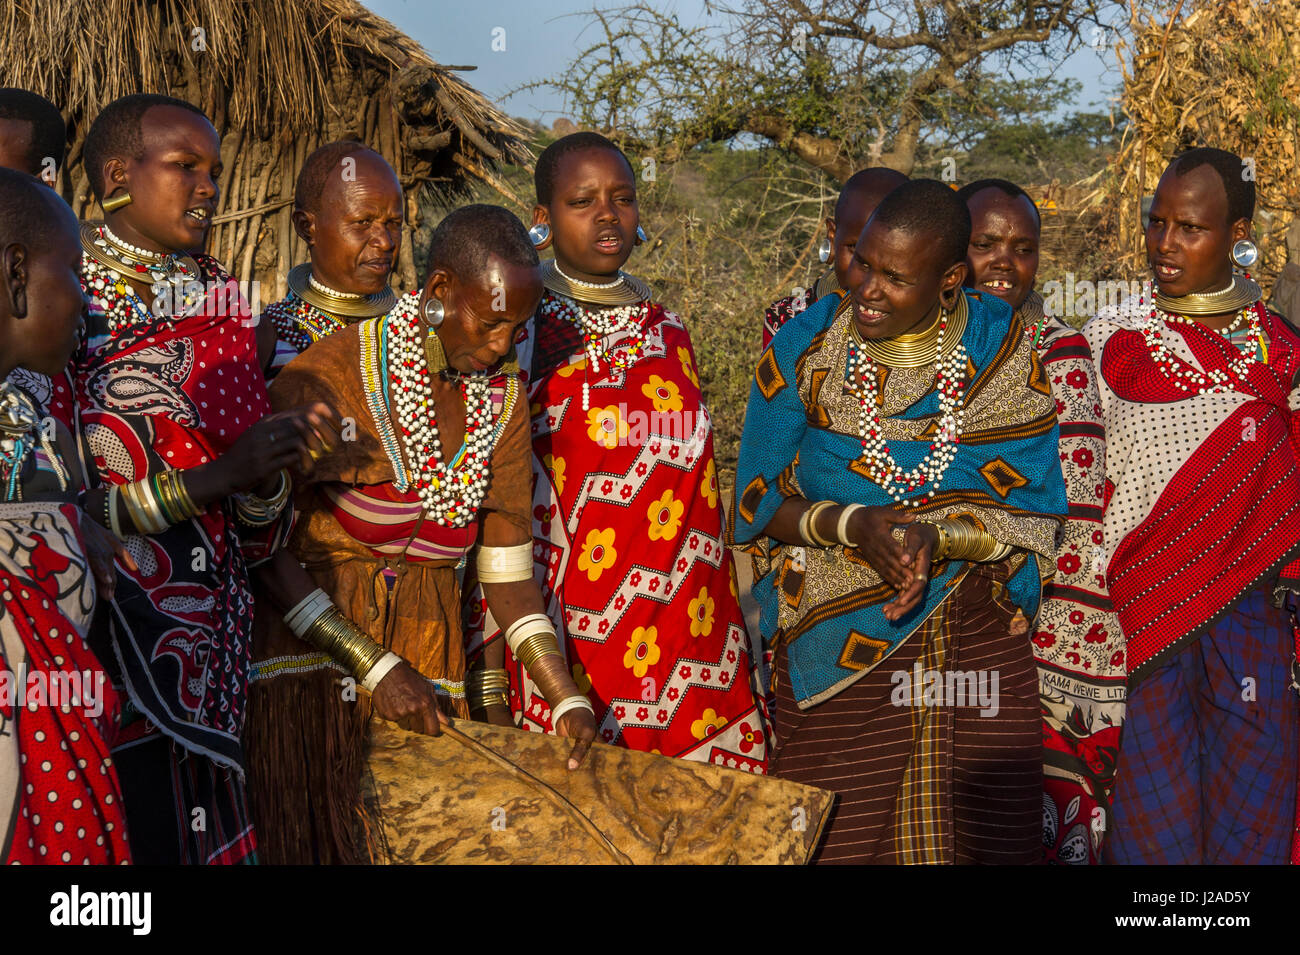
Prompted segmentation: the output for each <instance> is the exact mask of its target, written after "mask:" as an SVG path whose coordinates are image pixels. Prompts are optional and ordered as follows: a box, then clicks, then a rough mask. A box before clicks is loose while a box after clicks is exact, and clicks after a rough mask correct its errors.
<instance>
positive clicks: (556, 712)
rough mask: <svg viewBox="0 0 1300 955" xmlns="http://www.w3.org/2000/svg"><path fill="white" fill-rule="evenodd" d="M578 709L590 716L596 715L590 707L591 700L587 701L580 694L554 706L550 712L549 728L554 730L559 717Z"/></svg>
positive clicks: (566, 698)
mask: <svg viewBox="0 0 1300 955" xmlns="http://www.w3.org/2000/svg"><path fill="white" fill-rule="evenodd" d="M579 707H581V708H582V709H584V710H586V711H587V712H588V713H590V714H591V715H592V716H595V715H596V710H595V709H594V708H593V707H592V705H591V700H589V699H587V698H586V697H585V696H583V695H582V694H581V693H579V694H578V695H577V696H569V697H565V698H564V699H563V700H560V702H559V703H557V704H555V708H554V709H553V710H551V728H552V729H554V728H555V726H556V724H557V723H559V722H560V717H561V716H563V715H564V714H565V713H567V712H569V710H576V709H578V708H579Z"/></svg>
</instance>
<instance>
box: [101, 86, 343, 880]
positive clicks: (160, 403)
mask: <svg viewBox="0 0 1300 955" xmlns="http://www.w3.org/2000/svg"><path fill="white" fill-rule="evenodd" d="M85 154H86V172H87V175H88V177H89V179H90V184H91V188H92V190H93V191H94V193H95V196H96V198H98V199H99V200H100V202H101V204H102V205H103V206H104V210H105V214H106V218H105V221H103V222H91V223H86V224H85V225H83V226H82V247H83V251H84V255H83V260H82V261H83V276H82V285H83V287H84V288H85V290H86V293H87V295H88V296H89V297H90V298H91V299H92V300H93V302H92V304H93V306H95V307H94V308H93V309H92V314H91V321H90V323H89V329H88V350H87V356H86V359H85V362H84V364H82V365H81V366H80V367H79V368H78V374H77V387H78V404H79V406H80V408H81V409H82V418H83V421H84V423H85V429H86V435H87V438H88V441H89V443H90V448H91V451H92V452H93V453H94V457H95V465H96V466H97V468H98V470H99V472H100V475H101V477H102V478H103V480H104V481H105V482H106V483H107V484H108V485H109V488H110V489H109V490H107V491H105V490H103V489H98V490H96V491H93V492H91V494H90V495H88V504H87V508H88V510H90V511H91V512H93V513H102V514H104V515H105V520H106V521H107V522H108V523H110V524H111V525H112V527H113V529H114V531H119V530H120V532H121V533H122V534H124V535H126V537H125V541H126V546H127V549H128V551H129V552H130V553H131V556H132V557H133V558H134V562H135V564H136V565H137V567H136V568H135V569H132V568H131V567H126V566H123V567H122V568H121V578H120V580H119V583H118V589H117V596H116V599H115V601H114V605H113V612H112V614H111V615H110V630H111V636H112V652H113V657H114V663H115V664H116V666H117V668H118V669H119V670H120V673H119V677H120V680H121V682H122V685H123V686H124V687H125V689H126V691H127V693H128V694H129V696H130V705H129V706H128V707H127V709H128V713H127V719H128V720H130V719H131V718H132V717H135V719H134V721H133V722H130V723H129V725H124V727H123V734H122V739H121V740H120V741H119V744H118V748H117V750H116V751H115V753H116V757H115V758H116V759H117V762H118V766H119V773H120V776H121V779H122V786H123V790H124V792H125V796H126V800H127V810H128V815H129V818H130V823H131V830H132V848H133V851H134V854H135V857H136V861H147V862H159V863H166V862H172V863H175V862H181V861H184V862H191V863H208V862H213V863H216V862H222V863H224V862H240V861H251V860H252V859H253V858H254V850H255V846H256V841H255V837H254V834H253V829H252V826H251V824H250V822H249V819H248V812H247V807H246V804H245V798H244V785H243V762H244V758H243V751H242V747H241V745H240V735H241V733H242V731H243V723H244V704H245V700H246V698H247V692H248V667H249V661H250V654H251V618H252V609H253V608H252V599H251V595H250V593H249V589H248V565H249V563H250V561H253V560H257V559H262V558H264V557H265V556H266V554H267V553H268V552H269V551H270V550H271V549H273V548H274V547H275V546H276V545H277V543H278V541H279V539H280V538H281V537H282V536H283V534H284V533H285V532H286V531H287V529H288V525H289V520H288V509H287V508H286V507H285V505H286V503H287V502H288V499H289V491H290V487H289V481H288V477H287V474H286V473H285V471H284V470H283V469H284V468H285V467H287V466H289V465H293V464H301V465H302V466H303V467H310V464H311V456H310V455H311V454H312V453H319V451H320V449H321V448H322V447H323V446H324V445H325V443H326V442H327V441H328V440H329V435H330V434H332V431H331V429H330V426H329V423H328V415H329V411H328V409H327V408H325V407H324V406H317V407H316V409H315V410H310V411H293V412H286V413H284V414H280V415H274V416H269V417H268V413H269V412H270V404H269V402H268V400H267V395H266V385H265V382H264V381H263V379H262V376H261V369H260V367H259V365H258V361H257V349H256V342H255V340H254V329H253V322H252V321H251V319H250V318H249V317H248V316H247V314H246V312H247V308H246V306H244V304H243V300H242V298H241V296H240V295H239V291H238V286H237V285H236V284H235V283H234V281H233V280H232V279H231V278H230V277H229V275H227V274H226V273H225V271H224V270H223V269H222V268H221V266H220V265H219V264H217V262H216V261H215V260H213V259H211V258H209V257H208V256H205V255H201V254H199V253H197V252H195V253H193V254H191V253H190V250H194V249H198V248H200V247H202V245H203V242H204V239H205V237H206V235H207V231H208V227H209V224H210V223H211V218H212V214H213V211H214V210H215V209H216V204H217V178H218V176H219V175H220V172H221V156H220V141H219V139H218V137H217V133H216V130H215V129H213V127H212V124H211V123H210V122H208V120H207V118H206V117H205V116H204V115H203V113H202V112H201V111H199V110H198V109H196V108H195V107H193V106H191V105H190V104H188V103H185V102H183V101H181V100H175V99H172V98H170V97H165V96H155V95H136V96H127V97H123V98H122V99H119V100H116V101H114V102H113V103H111V104H109V105H108V106H107V107H105V109H104V111H103V112H102V113H101V114H100V115H99V116H98V117H97V118H96V119H95V122H94V123H93V124H92V125H91V128H90V130H89V132H88V133H87V136H86V150H85Z"/></svg>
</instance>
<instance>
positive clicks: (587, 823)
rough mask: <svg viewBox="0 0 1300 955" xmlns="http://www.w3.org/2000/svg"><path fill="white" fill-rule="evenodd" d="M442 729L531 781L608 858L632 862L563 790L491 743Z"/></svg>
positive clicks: (627, 863) (497, 763)
mask: <svg viewBox="0 0 1300 955" xmlns="http://www.w3.org/2000/svg"><path fill="white" fill-rule="evenodd" d="M442 731H443V732H444V733H446V734H447V735H448V736H450V737H451V738H452V739H454V740H455V741H456V742H458V743H460V744H462V745H463V746H467V747H469V748H470V749H472V750H473V751H474V752H476V753H478V754H479V755H480V756H482V757H483V758H484V759H486V760H488V761H489V762H492V763H495V764H496V765H497V766H500V767H501V768H502V769H504V770H505V771H506V772H508V773H509V774H510V775H512V776H514V777H515V778H516V779H520V780H522V781H524V782H527V783H530V784H531V785H532V786H533V787H534V788H535V789H537V790H539V791H540V792H541V794H542V795H543V796H545V797H546V798H547V799H548V800H550V801H551V803H553V804H554V805H555V806H556V807H557V808H558V809H559V810H560V811H561V812H563V813H566V814H567V815H568V816H569V817H570V818H572V819H573V821H574V822H576V823H577V824H578V825H579V826H581V827H582V828H583V829H584V830H585V831H586V832H587V834H588V835H590V836H591V837H592V838H593V839H595V840H596V841H597V842H599V843H600V845H601V848H603V849H604V850H605V851H606V852H607V853H609V856H610V858H612V859H613V860H614V861H615V862H617V863H618V864H619V865H633V864H634V863H633V862H632V860H631V859H630V858H628V857H627V856H626V855H625V854H624V853H623V851H622V850H621V849H619V847H618V846H616V845H614V843H613V842H612V841H610V838H609V836H607V835H605V833H603V832H602V831H601V830H600V828H599V827H598V826H597V825H596V824H595V823H594V822H592V821H591V819H590V818H588V816H587V814H586V813H584V812H583V811H582V810H581V809H579V808H578V807H577V806H575V805H574V804H573V803H572V802H570V801H569V798H568V797H567V796H565V795H564V794H563V793H561V792H560V791H559V790H557V789H556V788H555V787H553V786H551V785H549V784H547V783H544V782H542V781H541V780H540V779H538V778H537V777H536V776H534V775H533V774H532V773H530V772H529V771H528V770H526V769H524V768H523V767H522V766H520V765H519V764H518V763H514V762H512V761H510V760H509V759H507V758H506V757H504V756H502V755H501V754H500V753H498V752H497V751H496V750H494V749H492V748H491V747H490V746H485V745H484V744H483V743H480V742H479V741H478V740H476V739H474V738H472V737H470V736H466V735H465V734H464V733H462V732H461V731H460V730H458V729H454V728H452V727H450V726H444V727H443V729H442Z"/></svg>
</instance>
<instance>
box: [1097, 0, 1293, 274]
mask: <svg viewBox="0 0 1300 955" xmlns="http://www.w3.org/2000/svg"><path fill="white" fill-rule="evenodd" d="M1129 43H1130V44H1131V46H1129V47H1127V48H1126V49H1125V50H1123V53H1122V56H1121V63H1120V65H1121V68H1122V70H1123V76H1124V110H1125V113H1126V114H1127V116H1128V120H1129V125H1128V127H1127V129H1126V131H1125V135H1124V138H1123V141H1122V143H1121V146H1120V149H1119V151H1118V153H1117V154H1116V156H1115V158H1114V161H1113V163H1112V166H1111V172H1110V175H1109V176H1107V177H1106V178H1105V181H1103V182H1102V183H1100V188H1099V190H1098V192H1097V194H1096V198H1097V199H1099V200H1101V203H1100V208H1103V209H1105V210H1106V211H1107V213H1108V218H1109V221H1108V222H1107V223H1106V225H1107V228H1106V234H1107V235H1108V237H1109V239H1110V241H1111V242H1112V243H1113V245H1112V248H1113V250H1114V254H1115V260H1116V261H1117V262H1119V263H1120V264H1121V265H1122V266H1124V267H1125V268H1126V269H1128V270H1129V271H1131V272H1135V271H1145V261H1144V257H1143V255H1142V251H1141V241H1142V236H1141V226H1140V221H1141V200H1142V197H1143V196H1144V195H1150V194H1151V193H1152V192H1153V191H1154V190H1155V186H1156V183H1157V182H1158V181H1159V178H1160V174H1161V172H1163V171H1164V168H1165V166H1166V165H1167V164H1168V162H1169V160H1170V158H1172V157H1173V155H1175V154H1176V153H1177V152H1179V151H1181V150H1182V149H1185V148H1188V147H1191V146H1217V147H1219V148H1221V149H1228V150H1231V151H1233V152H1235V153H1237V154H1238V155H1240V156H1242V157H1244V158H1250V159H1253V160H1254V175H1255V187H1256V191H1257V197H1258V204H1257V207H1256V217H1255V231H1256V241H1257V242H1258V243H1259V245H1260V249H1261V251H1262V253H1263V256H1262V259H1261V262H1260V264H1259V265H1257V266H1256V267H1255V269H1253V270H1252V274H1254V275H1255V276H1256V277H1257V278H1258V279H1260V282H1261V284H1262V285H1264V286H1265V288H1266V290H1267V288H1268V287H1269V286H1271V284H1272V282H1273V280H1274V278H1276V276H1277V273H1278V272H1279V271H1280V270H1281V268H1282V265H1283V264H1284V263H1285V262H1286V260H1287V245H1286V235H1287V230H1288V228H1289V226H1290V225H1291V223H1292V221H1293V220H1294V219H1296V217H1297V213H1298V212H1300V168H1298V167H1297V158H1298V157H1297V149H1298V148H1300V0H1270V2H1268V3H1258V2H1252V0H1229V2H1201V3H1195V2H1192V3H1189V2H1180V3H1178V4H1177V5H1176V6H1175V7H1174V8H1173V9H1172V10H1166V11H1164V12H1163V13H1162V14H1160V15H1157V14H1153V13H1151V12H1148V11H1146V10H1145V9H1143V8H1134V10H1133V11H1132V16H1131V22H1130V39H1129ZM1297 252H1300V249H1296V250H1293V251H1292V255H1295V254H1296V253H1297Z"/></svg>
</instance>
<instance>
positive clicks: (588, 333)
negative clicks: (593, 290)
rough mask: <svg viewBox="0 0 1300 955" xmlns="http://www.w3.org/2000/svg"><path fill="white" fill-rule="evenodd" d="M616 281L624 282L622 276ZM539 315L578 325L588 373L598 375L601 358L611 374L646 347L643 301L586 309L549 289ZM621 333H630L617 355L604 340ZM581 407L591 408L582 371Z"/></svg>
mask: <svg viewBox="0 0 1300 955" xmlns="http://www.w3.org/2000/svg"><path fill="white" fill-rule="evenodd" d="M560 274H562V275H563V273H560ZM570 281H573V280H572V279H570ZM619 281H620V282H621V281H623V280H622V278H621V277H620V278H619ZM542 314H543V315H544V316H546V317H548V318H557V319H561V320H563V321H566V322H569V323H571V324H573V325H575V326H577V329H578V331H580V332H581V333H582V349H583V351H584V352H585V353H586V355H587V373H591V372H594V373H596V374H600V365H601V362H602V361H603V362H604V363H605V364H606V365H607V366H608V368H609V371H610V372H611V373H612V372H616V371H624V370H626V369H628V368H631V367H632V366H633V365H634V364H636V361H637V358H638V356H639V355H640V353H641V350H642V349H643V348H644V347H645V318H646V316H647V315H648V314H649V308H648V303H646V302H636V303H634V304H632V305H615V306H612V307H609V308H594V309H589V308H587V307H585V306H583V305H579V304H578V303H577V302H575V301H574V300H573V299H571V298H569V297H568V296H565V295H560V294H559V293H558V292H553V291H549V290H548V292H547V294H546V296H545V297H544V298H543V299H542ZM621 332H627V333H629V334H631V336H632V340H631V341H630V342H627V343H626V344H625V345H622V346H620V347H619V348H618V349H617V354H616V350H615V349H614V348H607V347H605V341H606V339H607V338H608V337H609V336H611V335H615V334H618V333H621ZM582 410H583V411H590V410H591V385H590V382H589V381H588V378H587V376H586V375H585V374H584V377H583V380H582Z"/></svg>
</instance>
